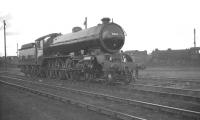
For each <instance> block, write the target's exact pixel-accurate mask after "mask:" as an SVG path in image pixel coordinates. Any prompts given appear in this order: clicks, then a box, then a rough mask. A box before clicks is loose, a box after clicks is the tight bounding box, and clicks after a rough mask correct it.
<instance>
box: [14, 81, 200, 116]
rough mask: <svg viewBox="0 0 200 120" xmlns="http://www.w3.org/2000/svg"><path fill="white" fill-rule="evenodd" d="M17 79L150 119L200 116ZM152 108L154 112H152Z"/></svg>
mask: <svg viewBox="0 0 200 120" xmlns="http://www.w3.org/2000/svg"><path fill="white" fill-rule="evenodd" d="M10 79H13V78H10ZM16 79H18V80H17V84H21V85H22V84H23V85H25V84H26V85H29V87H30V85H31V87H33V86H35V87H38V86H40V87H43V88H42V89H43V90H44V88H45V87H48V89H49V88H50V89H54V90H55V89H57V92H56V93H58V92H59V93H60V92H61V91H65V92H67V93H68V94H69V92H70V94H79V95H81V96H82V98H84V97H85V96H86V97H87V99H88V97H89V98H92V99H94V100H93V101H98V100H99V99H101V100H103V101H104V102H105V101H107V102H108V101H109V102H108V103H109V104H108V103H103V104H106V105H107V106H105V105H102V104H99V102H100V101H99V102H97V103H93V105H94V104H95V105H96V104H97V105H99V106H104V107H105V108H106V107H108V108H107V109H114V110H116V109H117V110H119V113H121V112H122V111H126V112H125V113H124V114H130V116H134V114H136V115H139V116H140V114H141V113H140V114H138V113H134V112H131V111H132V110H141V111H145V112H146V113H147V115H144V116H145V118H147V119H149V115H151V117H150V119H152V115H153V119H155V118H162V119H163V118H164V119H167V118H169V115H170V116H171V115H174V116H176V117H175V118H171V119H184V118H188V117H189V118H192V119H196V118H199V116H200V112H198V111H192V110H186V109H180V108H175V107H169V106H164V105H159V104H153V103H148V102H142V101H137V100H132V99H125V98H121V97H116V96H111V95H105V94H99V93H94V92H88V91H83V90H77V89H71V88H65V87H60V86H55V85H49V84H44V83H36V82H31V81H25V80H22V79H21V80H20V79H19V78H15V82H16ZM22 81H23V82H22ZM12 82H13V81H12ZM40 89H41V88H40ZM45 90H47V89H46V88H45ZM54 92H55V91H54ZM82 98H81V99H82ZM76 99H77V98H76ZM79 99H80V98H79ZM83 101H84V100H83ZM85 102H86V101H85ZM110 104H112V105H110ZM119 104H120V105H119ZM113 106H115V107H113ZM116 106H117V107H116ZM134 107H137V109H136V108H134ZM152 110H153V111H154V112H150V111H152ZM155 111H157V112H158V111H159V114H156V113H155ZM166 113H167V114H166ZM143 114H144V113H143ZM148 114H149V115H148ZM177 116H178V117H177Z"/></svg>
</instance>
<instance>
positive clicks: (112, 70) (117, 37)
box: [19, 18, 136, 84]
mask: <svg viewBox="0 0 200 120" xmlns="http://www.w3.org/2000/svg"><path fill="white" fill-rule="evenodd" d="M124 42H125V35H124V31H123V29H122V28H121V27H120V26H119V25H118V24H116V23H113V22H110V19H109V18H103V19H102V24H98V25H97V26H94V27H91V28H88V29H84V30H82V29H81V28H79V27H75V28H73V31H72V33H69V34H65V35H62V34H60V33H52V34H49V35H46V36H43V37H40V38H38V39H37V40H35V43H29V44H25V45H22V47H21V49H20V50H19V56H20V64H19V67H20V68H21V71H22V72H23V73H25V75H30V76H40V77H49V78H59V79H66V80H84V81H102V82H105V83H116V82H120V83H125V84H128V83H130V82H131V81H132V80H133V79H134V71H135V67H136V65H135V64H134V62H133V61H132V59H131V57H130V56H129V55H127V54H125V53H123V52H121V51H120V49H121V48H122V46H123V45H124Z"/></svg>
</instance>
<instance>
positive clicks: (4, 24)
mask: <svg viewBox="0 0 200 120" xmlns="http://www.w3.org/2000/svg"><path fill="white" fill-rule="evenodd" d="M3 30H4V49H5V68H6V70H7V56H6V21H5V20H3Z"/></svg>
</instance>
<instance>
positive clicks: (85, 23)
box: [84, 17, 87, 29]
mask: <svg viewBox="0 0 200 120" xmlns="http://www.w3.org/2000/svg"><path fill="white" fill-rule="evenodd" d="M84 25H85V29H87V17H85V22H84Z"/></svg>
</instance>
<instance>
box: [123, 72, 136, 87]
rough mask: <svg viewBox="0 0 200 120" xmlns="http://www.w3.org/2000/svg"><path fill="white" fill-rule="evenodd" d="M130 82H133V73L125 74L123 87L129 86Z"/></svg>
mask: <svg viewBox="0 0 200 120" xmlns="http://www.w3.org/2000/svg"><path fill="white" fill-rule="evenodd" d="M132 81H135V76H134V74H133V73H128V74H125V80H124V83H125V85H128V84H130V83H131V82H132Z"/></svg>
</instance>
